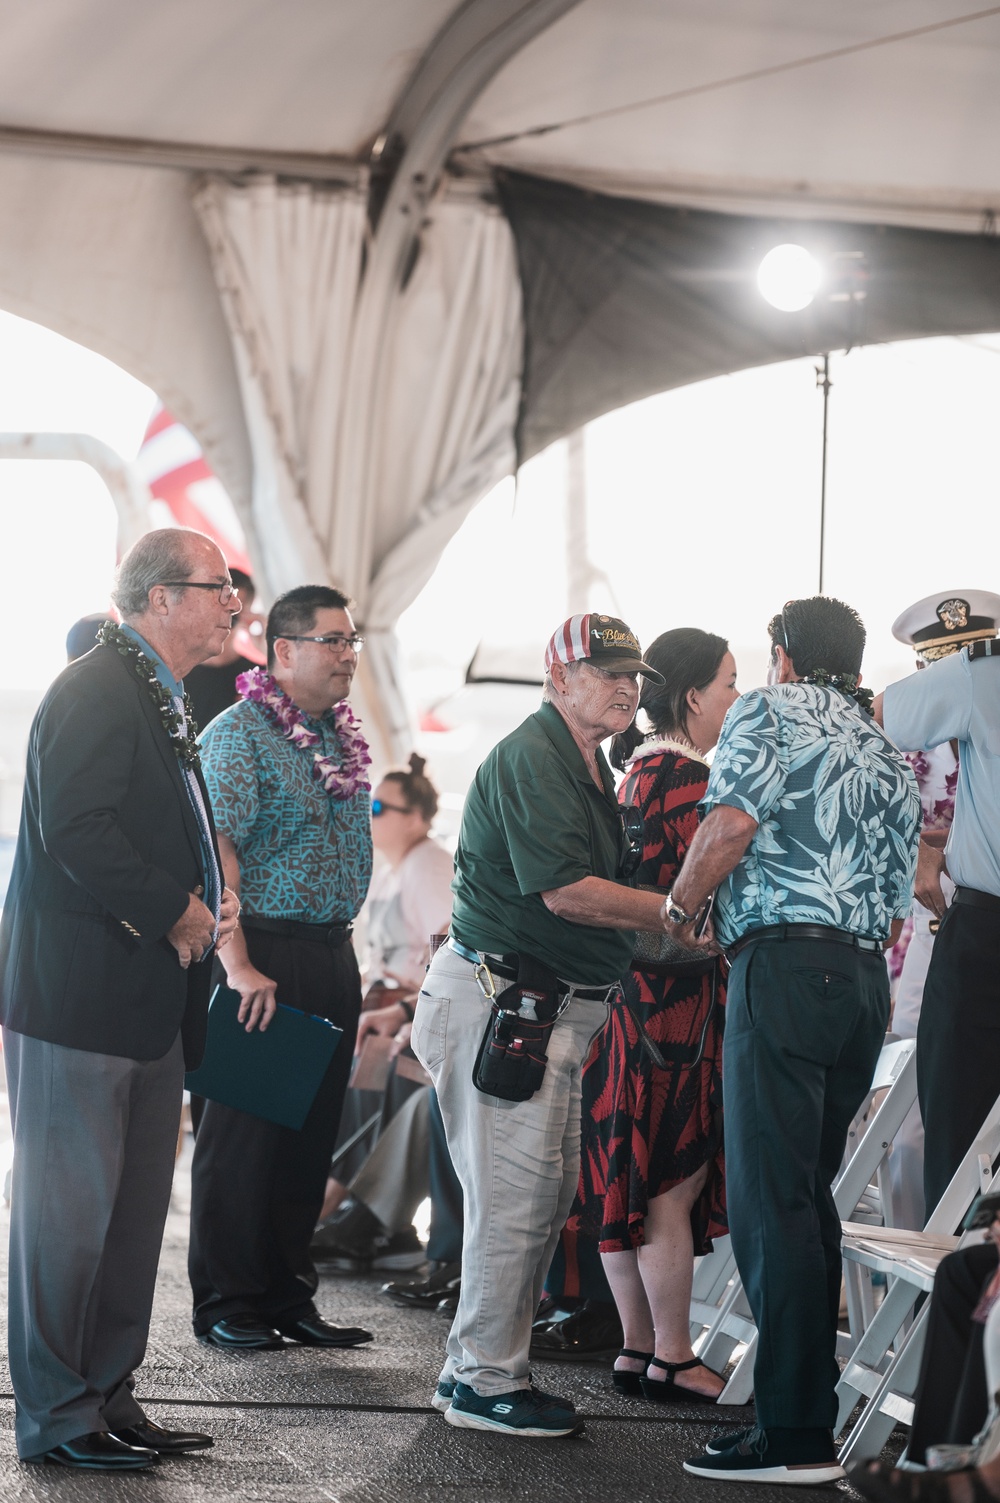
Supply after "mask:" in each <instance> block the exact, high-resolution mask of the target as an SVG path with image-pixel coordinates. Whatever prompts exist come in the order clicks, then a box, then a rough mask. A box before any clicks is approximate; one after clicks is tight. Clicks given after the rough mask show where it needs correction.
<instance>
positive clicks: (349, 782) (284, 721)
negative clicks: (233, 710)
mask: <svg viewBox="0 0 1000 1503" xmlns="http://www.w3.org/2000/svg"><path fill="white" fill-rule="evenodd" d="M236 692H237V694H239V696H240V698H241V699H249V700H252V701H253V703H254V704H257V705H260V707H261V709H262V710H263V711H264V714H265V715H266V716H267V718H268V720H269V721H270V722H271V724H272V725H274V726H276V727H277V728H278V730H279V731H280V732H281V734H282V735H283V736H284V737H286V738H287V740H289V741H290V742H291V743H292V745H293V746H296V747H298V748H299V749H300V750H302V751H309V750H310V749H311V748H312V747H314V746H319V745H320V737H319V735H318V734H317V733H316V731H311V730H310V729H309V727H308V726H307V725H306V723H305V720H306V717H305V715H304V714H303V712H302V711H301V710H300V709H299V707H298V705H297V704H296V703H295V702H294V700H292V699H290V698H289V697H288V695H287V694H286V693H285V691H284V689H282V688H281V686H280V685H279V684H278V683H277V682H276V681H275V679H273V678H272V677H271V675H270V674H269V673H268V672H267V670H266V669H265V668H251V669H250V670H249V672H247V673H241V674H240V675H239V677H238V678H237V680H236ZM333 725H334V729H335V731H336V732H337V738H338V740H339V741H340V745H341V751H342V755H341V759H340V765H339V766H336V765H335V764H334V762H333V759H332V758H330V757H324V756H321V754H320V753H319V752H313V765H312V774H313V777H314V778H315V779H316V781H317V782H318V783H319V784H320V786H321V787H322V788H323V790H324V791H325V792H326V793H328V794H329V795H330V797H331V798H337V799H348V798H352V797H353V796H354V794H356V793H360V792H361V790H362V789H365V790H368V789H370V788H371V780H370V778H369V776H368V771H367V769H368V768H369V767H370V766H371V762H372V759H371V757H370V756H369V755H368V742H367V741H366V740H365V738H364V736H363V735H362V734H361V722H360V720H358V718H357V716H356V715H355V714H354V711H353V710H352V709H351V707H350V705H349V704H348V703H347V700H346V699H342V700H341V701H340V704H338V705H334V708H333Z"/></svg>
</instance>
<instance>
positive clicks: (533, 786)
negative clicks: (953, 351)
mask: <svg viewBox="0 0 1000 1503" xmlns="http://www.w3.org/2000/svg"><path fill="white" fill-rule="evenodd" d="M545 670H546V679H545V693H544V699H543V703H542V705H541V707H540V708H539V709H538V710H537V711H536V712H535V714H533V715H530V716H529V717H528V719H527V720H526V721H525V722H524V723H523V725H521V726H519V727H518V729H517V730H515V731H513V732H512V733H511V735H509V736H507V737H506V738H505V739H504V740H503V741H501V742H500V744H499V745H498V746H496V747H495V748H494V749H493V751H492V752H491V753H490V755H489V756H488V757H487V758H486V760H485V762H484V763H483V764H482V766H481V767H480V769H479V771H478V773H477V774H476V778H475V782H474V783H473V785H472V788H471V789H470V791H469V796H468V798H467V800H466V804H465V813H464V816H463V820H462V832H461V836H460V838H459V844H458V852H457V855H456V862H455V870H456V875H455V882H454V892H455V903H454V908H453V912H452V924H451V936H450V939H449V941H448V944H447V945H446V946H444V947H443V948H442V949H441V950H439V951H438V953H437V955H436V956H435V957H434V961H433V962H432V964H431V967H430V970H429V972H428V975H427V979H426V982H425V984H424V989H423V991H422V992H421V994H420V999H419V1001H418V1004H417V1009H416V1016H415V1018H414V1023H413V1038H412V1044H413V1048H414V1049H415V1051H416V1053H417V1055H418V1056H419V1057H420V1059H421V1060H422V1061H423V1063H424V1065H425V1066H426V1068H427V1070H428V1071H429V1072H430V1075H431V1077H432V1079H433V1081H434V1085H435V1088H436V1090H437V1093H438V1099H439V1101H440V1104H441V1114H442V1117H443V1119H444V1124H445V1130H446V1132H447V1136H448V1146H449V1148H450V1150H451V1155H452V1158H453V1160H454V1163H455V1168H456V1171H457V1173H458V1177H459V1179H460V1180H461V1182H462V1189H463V1192H464V1196H465V1245H464V1250H463V1257H462V1293H461V1299H460V1302H459V1306H458V1311H457V1314H456V1316H455V1321H454V1324H453V1326H452V1329H451V1333H450V1335H449V1337H448V1356H447V1361H446V1362H445V1365H444V1369H443V1371H442V1373H441V1378H440V1380H439V1383H438V1387H437V1392H436V1394H435V1396H434V1399H433V1401H432V1402H433V1404H434V1407H435V1408H436V1409H439V1410H441V1411H443V1412H444V1415H445V1418H446V1419H447V1420H448V1422H449V1423H450V1424H453V1425H457V1426H459V1427H461V1428H466V1429H474V1430H497V1431H501V1432H504V1433H507V1434H511V1435H520V1436H553V1435H570V1434H574V1433H577V1432H578V1431H579V1430H580V1429H581V1428H582V1427H581V1425H580V1423H579V1421H578V1419H577V1416H576V1413H575V1411H574V1409H573V1406H572V1404H571V1403H569V1401H568V1400H566V1399H562V1398H556V1397H554V1396H553V1395H551V1394H544V1393H541V1392H539V1391H538V1390H537V1389H535V1388H534V1387H533V1385H532V1383H531V1376H530V1373H529V1371H528V1345H529V1341H530V1336H531V1322H532V1318H533V1316H534V1312H535V1308H536V1306H537V1304H538V1300H539V1297H540V1294H541V1290H542V1283H543V1281H544V1278H545V1274H546V1271H547V1269H548V1266H549V1263H550V1261H551V1258H552V1254H553V1251H554V1249H555V1244H556V1242H557V1240H558V1237H559V1233H560V1231H561V1229H562V1226H563V1223H564V1222H565V1220H566V1217H567V1215H568V1213H569V1209H570V1206H571V1204H572V1201H573V1196H574V1193H575V1190H576V1182H577V1175H578V1171H579V1156H580V1075H581V1071H582V1069H583V1064H584V1061H585V1059H586V1057H587V1054H588V1053H589V1050H590V1045H591V1043H592V1041H593V1039H594V1038H595V1036H596V1035H597V1033H598V1032H599V1031H600V1029H601V1028H602V1027H603V1026H604V1023H605V1021H606V1018H607V1012H608V1002H609V999H610V998H611V997H612V996H613V994H614V992H615V990H616V988H617V985H618V979H619V977H620V976H621V975H622V974H623V972H624V971H626V970H627V969H628V965H629V961H630V958H631V955H632V949H633V946H634V939H635V931H636V930H639V929H641V930H647V931H650V932H657V931H659V930H660V929H661V928H662V926H663V916H662V903H661V901H660V898H659V897H658V896H657V895H656V894H655V893H648V892H640V891H638V890H635V889H633V888H631V887H629V886H628V885H626V879H627V877H628V875H629V873H630V871H631V870H632V869H634V864H636V858H637V856H638V854H639V853H640V852H641V832H635V833H634V834H631V833H630V830H629V827H628V825H627V824H626V823H625V822H624V821H623V819H622V815H621V811H620V809H619V805H618V801H617V799H616V797H615V786H614V780H613V778H612V775H611V769H610V768H609V766H608V763H607V761H606V759H605V757H604V754H603V753H602V751H601V750H600V745H601V742H602V741H604V740H606V739H607V738H608V737H609V736H613V735H615V734H616V733H617V732H619V731H623V730H625V729H626V728H627V727H628V726H629V725H630V724H631V722H632V720H633V718H634V716H635V712H636V708H637V705H638V700H639V690H638V683H637V679H638V675H639V674H640V673H641V674H643V675H645V676H646V677H648V678H652V679H655V680H656V681H657V682H662V679H661V678H660V675H659V674H658V673H657V672H656V671H655V670H654V669H652V668H650V667H649V665H648V664H646V663H644V662H643V660H642V652H641V650H640V647H639V643H638V642H637V640H636V638H635V636H634V634H633V633H632V632H631V631H630V630H629V628H628V627H627V626H626V625H625V623H624V622H623V621H619V620H617V619H615V618H614V617H611V616H599V615H596V614H594V615H583V616H573V617H571V618H570V620H568V621H566V622H564V624H563V625H562V626H561V627H560V628H559V630H558V631H557V632H556V633H555V634H554V635H553V637H552V639H551V641H550V642H549V645H548V648H547V651H546V654H545ZM637 847H638V849H637ZM630 858H631V859H630ZM505 991H506V996H505V997H504V1000H503V1003H502V1005H503V1007H504V1009H505V1010H506V1011H505V1012H504V1014H503V1016H502V1018H501V1020H500V1027H501V1031H502V1030H503V1029H507V1030H508V1031H507V1034H506V1035H505V1037H507V1038H508V1042H507V1044H506V1045H504V1043H503V1040H502V1039H501V1040H500V1042H499V1046H498V1047H497V1048H496V1049H494V1050H493V1051H492V1052H488V1053H484V1054H483V1058H480V1056H481V1053H483V1046H484V1036H485V1035H486V1034H487V1030H488V1027H489V1025H490V1024H491V1001H492V998H493V995H494V993H497V994H500V993H504V992H505ZM536 1009H537V1010H536ZM553 1018H554V1022H552V1028H551V1033H550V1035H549V1036H548V1038H547V1040H546V1039H544V1037H543V1040H542V1046H541V1048H536V1050H535V1052H536V1054H537V1055H538V1056H539V1057H540V1058H544V1066H543V1072H542V1073H541V1075H540V1079H536V1080H535V1081H534V1084H535V1086H536V1088H535V1089H534V1091H533V1093H532V1094H530V1095H528V1096H526V1098H525V1099H511V1093H508V1094H507V1095H505V1094H504V1090H505V1082H504V1079H503V1076H504V1073H505V1070H506V1069H507V1068H508V1067H510V1068H511V1069H512V1070H513V1071H514V1073H515V1075H517V1072H518V1070H519V1068H520V1066H521V1065H522V1064H523V1063H524V1061H523V1059H522V1056H523V1054H524V1052H525V1051H527V1052H531V1047H532V1046H531V1044H530V1042H529V1043H528V1044H524V1043H523V1042H522V1039H521V1038H520V1037H518V1036H517V1034H518V1032H519V1033H520V1034H521V1035H524V1036H527V1037H528V1038H529V1040H530V1035H531V1033H532V1030H533V1028H534V1027H535V1026H536V1025H537V1022H538V1021H541V1022H542V1023H543V1024H546V1023H547V1022H551V1021H552V1019H553ZM518 1021H520V1022H522V1023H523V1025H524V1026H523V1027H522V1028H520V1030H517V1029H515V1035H514V1036H513V1037H510V1025H511V1023H515V1024H516V1023H517V1022H518ZM494 1067H495V1068H494ZM528 1073H529V1074H530V1066H529V1068H528ZM474 1075H475V1076H476V1078H477V1080H478V1084H477V1083H476V1082H475V1081H474ZM531 1083H532V1082H530V1081H529V1085H528V1087H526V1089H530V1085H531ZM519 1084H520V1085H522V1086H523V1085H524V1077H523V1075H522V1076H518V1077H517V1079H516V1080H515V1082H514V1088H513V1092H512V1094H514V1095H516V1094H517V1087H518V1085H519ZM491 1090H496V1091H497V1094H491V1093H490V1091H491Z"/></svg>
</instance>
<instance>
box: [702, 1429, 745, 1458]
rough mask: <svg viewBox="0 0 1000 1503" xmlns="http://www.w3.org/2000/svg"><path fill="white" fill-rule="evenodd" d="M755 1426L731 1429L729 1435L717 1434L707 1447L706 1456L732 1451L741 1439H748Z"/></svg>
mask: <svg viewBox="0 0 1000 1503" xmlns="http://www.w3.org/2000/svg"><path fill="white" fill-rule="evenodd" d="M754 1428H755V1427H754V1426H753V1425H748V1426H747V1428H746V1429H745V1430H736V1431H731V1432H730V1434H729V1435H717V1436H716V1437H715V1438H714V1440H710V1441H709V1442H708V1445H707V1446H706V1447H705V1454H706V1456H721V1455H722V1453H723V1451H731V1450H732V1448H733V1446H738V1445H739V1443H740V1441H741V1440H746V1438H747V1436H748V1435H749V1434H750V1433H751V1431H752V1430H753V1429H754Z"/></svg>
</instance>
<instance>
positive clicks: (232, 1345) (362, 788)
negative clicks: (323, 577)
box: [188, 585, 372, 1351]
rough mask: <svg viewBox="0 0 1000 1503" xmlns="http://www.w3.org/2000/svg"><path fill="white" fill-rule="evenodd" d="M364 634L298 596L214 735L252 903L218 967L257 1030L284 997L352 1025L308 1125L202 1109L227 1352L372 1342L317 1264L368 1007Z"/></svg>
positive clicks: (203, 1278)
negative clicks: (330, 1307) (360, 705)
mask: <svg viewBox="0 0 1000 1503" xmlns="http://www.w3.org/2000/svg"><path fill="white" fill-rule="evenodd" d="M363 643H364V638H363V637H359V636H358V634H357V632H356V631H355V630H354V623H353V621H352V620H351V617H350V613H349V611H348V600H347V597H346V596H345V595H343V594H342V593H341V592H340V591H339V590H334V589H330V588H327V587H326V586H321V585H306V586H303V587H302V588H301V589H297V590H290V591H289V592H288V593H287V594H286V595H282V596H281V597H280V598H279V599H278V600H276V601H275V603H274V606H273V607H272V610H271V613H270V616H269V617H268V622H267V646H268V665H269V669H270V671H269V672H265V671H264V670H263V669H262V668H255V669H252V670H251V671H250V672H248V673H246V674H244V675H243V676H242V677H241V678H240V680H239V682H238V685H237V688H238V691H239V693H240V695H241V702H240V703H239V704H236V705H233V706H232V708H230V709H228V710H226V711H224V712H223V714H221V715H219V716H218V717H217V719H215V720H214V721H213V722H212V724H211V725H210V726H209V727H208V728H207V730H206V731H205V732H204V734H203V736H202V764H203V766H204V769H205V779H206V782H207V783H208V787H209V790H210V792H211V796H212V806H213V809H214V810H215V816H216V822H217V825H218V830H219V846H220V849H221V852H222V861H223V866H224V868H225V871H226V879H227V881H228V882H229V884H230V886H232V887H233V888H234V890H236V891H239V892H240V893H241V895H242V899H243V922H242V928H241V929H239V930H237V932H236V934H235V935H234V937H233V939H232V941H231V953H228V954H225V955H224V956H223V957H221V959H222V964H221V965H220V966H219V967H218V968H217V972H216V975H217V977H218V978H219V979H225V980H226V981H227V982H228V985H229V986H230V987H232V988H233V990H234V991H236V992H238V993H239V996H240V1009H239V1017H240V1021H241V1022H242V1023H244V1024H245V1025H246V1027H247V1028H248V1029H253V1028H255V1027H258V1026H259V1027H261V1028H266V1027H267V1025H268V1023H269V1021H270V1020H271V1018H272V1017H273V1016H274V1011H275V1007H276V1005H277V1004H278V1003H282V1004H285V1005H287V1006H290V1007H295V1008H298V1009H299V1010H300V1011H302V1012H307V1013H312V1014H314V1015H316V1016H319V1017H324V1018H329V1019H330V1020H331V1021H332V1022H334V1023H336V1024H337V1026H338V1027H339V1028H342V1029H343V1032H344V1036H343V1038H342V1040H341V1042H340V1046H339V1048H338V1049H337V1052H336V1053H335V1054H334V1056H333V1059H332V1061H331V1063H330V1065H329V1067H328V1069H327V1071H326V1074H325V1076H324V1077H323V1080H322V1082H321V1084H320V1087H319V1090H318V1092H317V1095H316V1099H315V1101H314V1102H313V1105H312V1107H311V1108H310V1110H309V1114H308V1116H307V1117H306V1121H305V1124H304V1126H303V1128H302V1130H301V1131H300V1132H295V1131H293V1130H292V1129H291V1128H288V1127H281V1126H279V1125H278V1124H276V1123H274V1122H268V1121H265V1120H264V1119H263V1118H261V1117H253V1116H249V1115H248V1114H246V1113H245V1112H239V1111H235V1110H233V1109H232V1108H230V1107H227V1106H222V1105H220V1104H219V1103H218V1102H216V1101H207V1102H206V1103H205V1106H204V1109H203V1113H202V1116H201V1120H200V1122H199V1126H198V1133H197V1138H196V1142H195V1153H194V1163H193V1166H192V1201H191V1248H190V1256H189V1265H188V1267H189V1273H190V1276H191V1285H192V1289H193V1291H194V1329H195V1334H196V1335H197V1336H198V1337H199V1339H201V1340H203V1341H206V1342H209V1343H211V1344H212V1345H214V1346H220V1347H226V1348H229V1349H231V1350H238V1351H247V1350H258V1349H261V1348H269V1347H280V1346H282V1345H283V1344H284V1343H283V1338H287V1339H288V1340H290V1341H296V1342H300V1343H302V1344H303V1345H306V1346H325V1347H343V1346H356V1345H358V1343H360V1342H363V1341H370V1340H371V1336H370V1334H369V1333H368V1332H367V1331H364V1330H361V1329H359V1328H358V1327H356V1326H355V1327H348V1328H343V1327H339V1326H335V1325H331V1324H330V1323H328V1322H327V1321H325V1320H323V1319H321V1317H320V1316H319V1315H318V1314H317V1311H316V1307H315V1305H314V1304H313V1298H312V1297H313V1294H314V1293H315V1291H316V1288H317V1285H318V1282H319V1280H318V1277H317V1274H316V1270H315V1268H314V1266H313V1263H312V1260H311V1258H310V1256H309V1243H310V1241H311V1239H312V1234H313V1228H314V1227H315V1225H316V1222H317V1220H318V1218H319V1211H320V1207H321V1205H322V1203H323V1194H324V1191H325V1188H326V1177H327V1171H328V1169H329V1165H330V1158H331V1155H332V1153H333V1147H334V1143H335V1141H336V1138H337V1129H338V1126H339V1123H340V1113H341V1109H342V1107H343V1103H344V1092H345V1091H346V1089H347V1079H348V1076H349V1074H350V1070H351V1054H352V1050H353V1046H354V1038H355V1034H356V1032H357V1026H358V1016H359V1014H360V1011H361V981H360V977H359V974H358V965H357V961H356V960H355V957H354V950H353V949H352V947H351V928H352V921H353V919H354V917H355V915H356V913H357V912H358V909H359V908H360V907H361V904H362V902H363V901H364V898H365V894H366V892H367V891H368V883H369V879H370V877H371V865H372V843H371V821H370V799H369V782H368V775H367V768H368V764H369V760H370V759H369V757H368V749H367V746H366V744H365V741H364V738H363V737H362V736H361V732H360V727H359V725H358V722H357V721H356V720H355V719H354V716H353V715H352V713H351V710H350V707H349V705H348V704H347V699H346V696H347V694H348V691H349V690H350V687H351V680H352V679H353V677H354V670H355V668H356V667H357V661H358V653H359V652H360V650H361V647H362V645H363ZM229 949H230V946H227V950H229ZM223 972H224V978H223ZM217 1005H218V1004H217Z"/></svg>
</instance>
